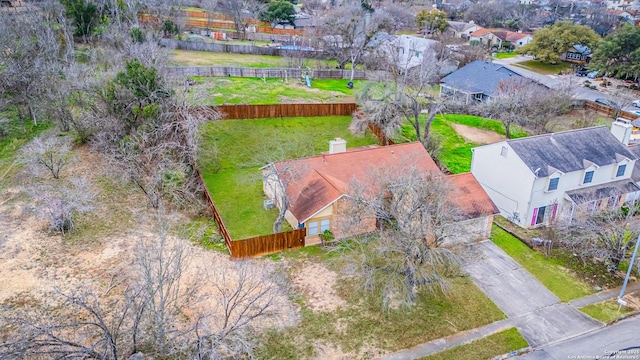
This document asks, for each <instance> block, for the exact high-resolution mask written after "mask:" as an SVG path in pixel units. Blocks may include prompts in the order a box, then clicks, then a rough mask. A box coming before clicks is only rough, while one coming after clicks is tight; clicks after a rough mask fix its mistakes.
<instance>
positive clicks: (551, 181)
mask: <svg viewBox="0 0 640 360" xmlns="http://www.w3.org/2000/svg"><path fill="white" fill-rule="evenodd" d="M559 182H560V178H553V179H549V187H548V188H547V191H553V190H556V189H558V183H559Z"/></svg>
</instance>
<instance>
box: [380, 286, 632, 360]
mask: <svg viewBox="0 0 640 360" xmlns="http://www.w3.org/2000/svg"><path fill="white" fill-rule="evenodd" d="M621 288H622V286H620V287H617V288H615V289H610V290H604V291H600V292H598V293H596V294H593V295H589V296H585V297H583V298H579V299H575V300H571V301H569V303H568V305H569V306H571V307H573V308H575V309H578V308H581V307H583V306H586V305H591V304H597V303H599V302H602V301H605V300H610V299H615V298H616V297H618V294H619V293H620V289H621ZM635 291H640V281H636V282H634V283H631V284H629V285H627V289H626V291H625V293H626V294H629V293H632V292H635ZM518 319H519V317H515V318H507V319H504V320H500V321H496V322H494V323H491V324H487V325H485V326H481V327H478V328H475V329H471V330H466V331H462V332H459V333H457V334H455V335H451V336H447V337H445V338H441V339H436V340H432V341H429V342H427V343H424V344H420V345H417V346H414V347H412V348H410V349H405V350H400V351H397V352H395V353H391V354H388V355H385V356H383V357H382V358H381V359H382V360H412V359H418V358H422V357H425V356H429V355H432V354H435V353H439V352H442V351H445V350H448V349H451V348H454V347H456V346H460V345H464V344H467V343H470V342H472V341H475V340H480V339H482V338H485V337H487V336H490V335H493V334H496V333H498V332H501V331H503V330H507V329H509V328H512V327H518V323H519V321H518ZM519 330H520V329H519Z"/></svg>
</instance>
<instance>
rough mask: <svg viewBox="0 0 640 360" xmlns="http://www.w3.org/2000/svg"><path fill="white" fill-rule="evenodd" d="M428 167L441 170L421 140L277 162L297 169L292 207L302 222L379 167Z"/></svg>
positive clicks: (291, 188)
mask: <svg viewBox="0 0 640 360" xmlns="http://www.w3.org/2000/svg"><path fill="white" fill-rule="evenodd" d="M405 164H406V166H407V167H410V166H414V165H415V166H417V167H418V168H419V169H423V170H425V171H439V168H438V166H437V165H436V163H435V162H434V161H433V160H432V159H431V156H429V154H428V153H427V151H426V150H425V149H424V147H423V146H422V144H420V143H419V142H413V143H408V144H397V145H391V146H384V147H380V146H373V147H372V146H368V147H363V148H355V149H350V150H349V151H347V152H343V153H337V154H324V155H320V156H314V157H309V158H304V159H296V160H289V161H284V162H279V163H276V164H275V166H276V167H278V169H280V170H281V173H282V172H283V171H282V169H285V168H290V169H295V170H294V172H295V173H296V174H297V176H296V178H295V179H293V180H291V181H288V184H287V194H288V195H289V202H290V205H289V211H291V213H292V214H293V215H294V216H295V217H296V218H297V219H298V221H300V222H304V221H306V220H307V219H308V218H309V217H311V216H313V215H314V214H315V213H317V212H318V211H320V210H322V209H324V208H325V207H326V206H327V205H329V204H331V203H332V202H334V201H336V200H337V199H338V198H340V197H341V196H342V195H343V194H345V193H347V192H348V190H349V189H348V186H349V183H350V182H351V180H353V179H355V180H358V181H360V182H364V181H367V176H366V175H367V174H370V173H371V172H372V171H373V170H374V169H375V168H381V167H390V166H397V165H405Z"/></svg>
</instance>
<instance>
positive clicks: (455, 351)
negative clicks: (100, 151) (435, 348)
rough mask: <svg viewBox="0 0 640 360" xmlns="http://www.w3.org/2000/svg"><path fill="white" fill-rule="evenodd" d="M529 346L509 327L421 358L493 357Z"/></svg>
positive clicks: (470, 358)
mask: <svg viewBox="0 0 640 360" xmlns="http://www.w3.org/2000/svg"><path fill="white" fill-rule="evenodd" d="M527 346H529V344H528V343H527V340H525V339H524V338H523V337H522V335H520V332H518V329H516V328H511V329H508V330H504V331H501V332H499V333H497V334H493V335H490V336H487V337H485V338H482V339H480V340H476V341H473V342H471V343H469V344H465V345H461V346H458V347H455V348H452V349H449V350H445V351H443V352H440V353H437V354H434V355H431V356H427V357H424V358H422V359H421V360H449V359H456V360H476V359H477V360H480V359H493V358H494V357H496V356H499V355H502V354H507V353H510V352H512V351H516V350H519V349H522V348H525V347H527Z"/></svg>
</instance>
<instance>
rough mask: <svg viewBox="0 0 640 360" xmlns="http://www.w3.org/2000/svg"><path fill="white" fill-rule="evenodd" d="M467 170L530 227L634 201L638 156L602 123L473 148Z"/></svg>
mask: <svg viewBox="0 0 640 360" xmlns="http://www.w3.org/2000/svg"><path fill="white" fill-rule="evenodd" d="M472 152H473V158H472V162H471V172H472V173H473V175H475V177H476V178H477V179H478V181H479V182H480V184H481V185H482V187H483V188H484V190H485V191H486V192H487V194H489V196H490V197H491V200H493V202H494V203H495V204H496V205H497V206H498V208H499V209H500V213H501V214H502V215H503V216H504V217H506V218H507V219H509V220H511V221H512V222H514V223H516V224H517V225H519V226H522V227H525V228H528V227H535V226H538V225H544V224H548V223H549V222H552V221H554V220H556V219H563V220H568V221H571V219H573V218H574V216H576V214H577V213H579V212H582V211H591V212H592V211H595V210H596V209H604V208H611V207H617V206H620V204H622V203H624V202H627V201H635V199H636V197H637V195H638V192H639V191H640V187H639V186H638V185H637V184H636V183H635V182H634V181H633V179H632V178H631V174H632V172H633V171H634V165H635V162H636V159H637V157H636V155H634V154H633V153H632V152H630V151H629V149H628V148H627V147H626V146H624V145H623V144H622V143H620V142H619V141H618V140H617V139H616V137H615V136H614V135H613V134H612V133H611V132H610V131H609V129H607V127H606V126H598V127H592V128H586V129H578V130H571V131H565V132H560V133H554V134H546V135H539V136H532V137H527V138H522V139H514V140H506V141H501V142H498V143H495V144H490V145H485V146H480V147H476V148H474V149H472Z"/></svg>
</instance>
